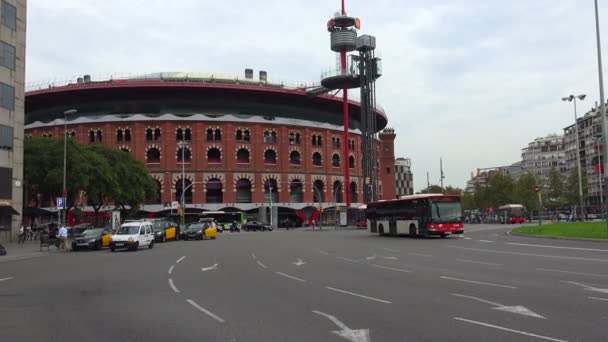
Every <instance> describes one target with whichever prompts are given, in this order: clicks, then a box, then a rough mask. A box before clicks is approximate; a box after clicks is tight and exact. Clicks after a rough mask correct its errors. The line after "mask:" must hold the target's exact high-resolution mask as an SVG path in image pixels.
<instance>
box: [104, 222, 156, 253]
mask: <svg viewBox="0 0 608 342" xmlns="http://www.w3.org/2000/svg"><path fill="white" fill-rule="evenodd" d="M144 246H147V247H148V248H152V247H154V232H153V230H152V223H151V222H150V221H137V222H127V223H123V224H122V225H121V226H120V228H118V231H116V234H114V235H112V242H110V250H111V251H112V252H114V251H115V250H117V249H121V248H126V249H128V250H137V249H138V248H139V247H144Z"/></svg>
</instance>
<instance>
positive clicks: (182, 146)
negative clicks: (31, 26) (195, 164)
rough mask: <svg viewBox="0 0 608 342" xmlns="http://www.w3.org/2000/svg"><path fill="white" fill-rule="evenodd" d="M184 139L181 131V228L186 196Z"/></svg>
mask: <svg viewBox="0 0 608 342" xmlns="http://www.w3.org/2000/svg"><path fill="white" fill-rule="evenodd" d="M184 139H185V132H184V131H182V141H180V142H179V146H180V148H181V150H182V196H181V202H182V227H183V226H184V223H185V215H184V214H185V213H186V201H185V200H186V196H185V193H186V191H185V190H184V187H185V185H186V158H185V155H186V141H185V140H184Z"/></svg>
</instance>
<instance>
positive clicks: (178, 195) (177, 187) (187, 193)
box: [174, 179, 192, 203]
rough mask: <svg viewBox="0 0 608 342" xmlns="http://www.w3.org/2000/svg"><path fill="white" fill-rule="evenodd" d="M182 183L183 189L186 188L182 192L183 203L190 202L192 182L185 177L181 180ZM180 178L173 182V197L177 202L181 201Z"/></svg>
mask: <svg viewBox="0 0 608 342" xmlns="http://www.w3.org/2000/svg"><path fill="white" fill-rule="evenodd" d="M183 183H184V189H186V191H185V192H184V203H192V186H190V185H191V184H192V182H191V181H190V180H189V179H185V180H184V181H183ZM182 192H183V191H182V180H181V179H178V180H177V181H176V182H175V199H174V201H178V202H180V203H181V202H182Z"/></svg>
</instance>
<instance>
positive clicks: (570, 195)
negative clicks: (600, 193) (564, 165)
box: [564, 167, 589, 206]
mask: <svg viewBox="0 0 608 342" xmlns="http://www.w3.org/2000/svg"><path fill="white" fill-rule="evenodd" d="M581 178H582V183H583V198H584V196H587V192H588V190H589V186H588V183H587V175H586V174H585V172H583V173H582V175H581ZM564 196H565V199H566V204H568V205H572V206H574V205H578V204H580V201H579V193H578V170H577V168H576V167H573V168H572V170H570V174H569V175H568V178H567V179H566V187H565V189H564Z"/></svg>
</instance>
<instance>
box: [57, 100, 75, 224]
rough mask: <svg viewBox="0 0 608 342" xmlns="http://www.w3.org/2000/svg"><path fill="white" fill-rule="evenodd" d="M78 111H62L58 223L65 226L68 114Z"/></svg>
mask: <svg viewBox="0 0 608 342" xmlns="http://www.w3.org/2000/svg"><path fill="white" fill-rule="evenodd" d="M76 113H78V111H77V110H76V109H68V110H66V111H65V112H63V187H62V190H61V197H63V208H62V209H63V219H62V218H61V217H60V218H59V221H60V223H61V224H62V225H63V226H65V222H66V216H67V210H66V209H67V198H66V197H67V191H66V183H67V181H66V180H67V159H68V157H67V156H68V120H67V119H68V115H74V114H76Z"/></svg>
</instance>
